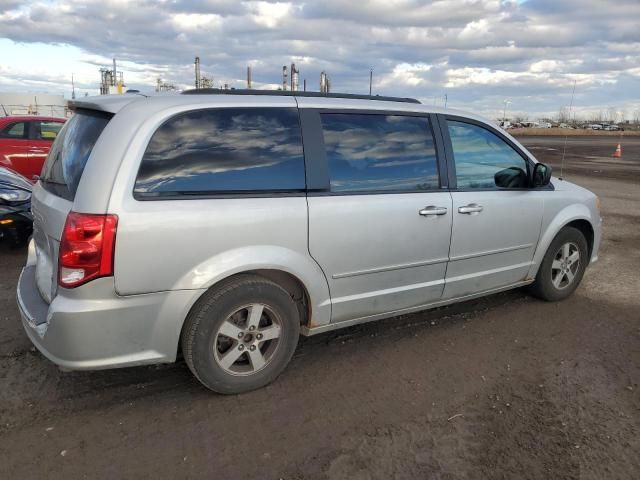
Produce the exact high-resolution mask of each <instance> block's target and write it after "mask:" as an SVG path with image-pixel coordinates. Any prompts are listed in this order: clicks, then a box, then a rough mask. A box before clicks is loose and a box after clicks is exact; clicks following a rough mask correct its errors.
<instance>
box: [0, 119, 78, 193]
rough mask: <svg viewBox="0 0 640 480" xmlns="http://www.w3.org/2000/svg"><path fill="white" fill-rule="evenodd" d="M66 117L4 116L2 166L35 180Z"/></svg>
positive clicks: (0, 147) (1, 121)
mask: <svg viewBox="0 0 640 480" xmlns="http://www.w3.org/2000/svg"><path fill="white" fill-rule="evenodd" d="M65 121H66V119H64V118H56V117H40V116H34V115H29V116H10V117H0V166H3V167H7V168H10V169H11V170H13V171H15V172H18V173H20V174H21V175H24V176H25V177H27V178H28V179H29V180H31V181H33V182H35V178H34V176H35V175H40V171H41V170H42V165H43V164H44V161H45V159H46V158H47V154H48V153H49V149H50V148H51V144H52V143H53V141H54V140H55V139H56V136H57V135H58V132H59V131H60V129H61V128H62V125H63V124H64V122H65Z"/></svg>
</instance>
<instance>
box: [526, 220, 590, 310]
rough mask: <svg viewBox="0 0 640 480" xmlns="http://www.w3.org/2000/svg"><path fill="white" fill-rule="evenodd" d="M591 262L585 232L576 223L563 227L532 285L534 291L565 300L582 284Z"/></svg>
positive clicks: (543, 295)
mask: <svg viewBox="0 0 640 480" xmlns="http://www.w3.org/2000/svg"><path fill="white" fill-rule="evenodd" d="M588 263H589V247H588V245H587V240H586V239H585V237H584V234H583V233H582V232H581V231H580V230H578V229H576V228H573V227H565V228H563V229H562V230H560V232H559V233H558V234H557V235H556V238H554V239H553V241H552V242H551V245H549V249H548V250H547V253H546V254H545V256H544V259H543V260H542V263H541V264H540V268H539V270H538V274H537V275H536V280H535V282H534V283H533V284H531V286H530V287H529V288H530V291H531V293H532V294H533V295H535V296H536V297H538V298H541V299H543V300H546V301H548V302H556V301H559V300H564V299H565V298H567V297H568V296H569V295H571V294H572V293H573V292H574V291H575V289H576V288H578V285H580V281H581V280H582V277H583V275H584V271H585V269H586V268H587V265H588Z"/></svg>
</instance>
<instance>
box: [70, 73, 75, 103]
mask: <svg viewBox="0 0 640 480" xmlns="http://www.w3.org/2000/svg"><path fill="white" fill-rule="evenodd" d="M75 99H76V85H75V83H74V82H73V73H72V74H71V100H75Z"/></svg>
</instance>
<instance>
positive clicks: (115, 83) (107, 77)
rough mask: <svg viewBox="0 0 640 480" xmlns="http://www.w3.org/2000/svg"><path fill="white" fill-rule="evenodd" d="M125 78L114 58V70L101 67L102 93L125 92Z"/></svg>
mask: <svg viewBox="0 0 640 480" xmlns="http://www.w3.org/2000/svg"><path fill="white" fill-rule="evenodd" d="M124 87H125V85H124V78H123V76H122V72H118V70H117V69H116V59H115V58H114V59H113V70H111V69H108V68H101V69H100V95H113V94H115V93H124Z"/></svg>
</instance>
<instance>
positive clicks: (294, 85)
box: [291, 63, 300, 92]
mask: <svg viewBox="0 0 640 480" xmlns="http://www.w3.org/2000/svg"><path fill="white" fill-rule="evenodd" d="M299 73H300V70H298V69H297V68H296V64H295V63H292V64H291V91H292V92H295V91H297V90H298V74H299Z"/></svg>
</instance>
